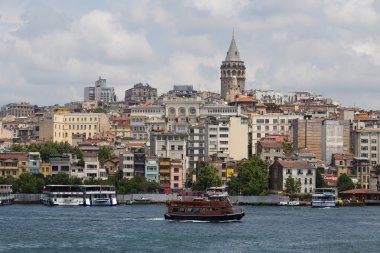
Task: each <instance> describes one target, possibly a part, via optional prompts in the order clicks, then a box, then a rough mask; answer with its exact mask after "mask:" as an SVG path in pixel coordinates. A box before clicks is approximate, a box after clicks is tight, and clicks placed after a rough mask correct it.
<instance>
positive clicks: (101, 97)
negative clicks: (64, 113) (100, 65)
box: [84, 76, 116, 102]
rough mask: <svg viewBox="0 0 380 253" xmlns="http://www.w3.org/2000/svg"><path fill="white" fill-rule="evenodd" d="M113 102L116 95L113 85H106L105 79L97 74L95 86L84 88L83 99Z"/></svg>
mask: <svg viewBox="0 0 380 253" xmlns="http://www.w3.org/2000/svg"><path fill="white" fill-rule="evenodd" d="M91 100H95V101H103V102H115V101H116V95H115V89H114V88H113V87H107V80H106V79H103V78H101V77H100V76H99V80H97V81H95V86H93V87H85V88H84V101H91Z"/></svg>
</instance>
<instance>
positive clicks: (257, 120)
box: [256, 119, 265, 124]
mask: <svg viewBox="0 0 380 253" xmlns="http://www.w3.org/2000/svg"><path fill="white" fill-rule="evenodd" d="M264 122H265V120H264V119H256V123H257V124H260V123H264Z"/></svg>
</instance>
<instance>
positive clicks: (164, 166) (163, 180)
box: [159, 157, 171, 193]
mask: <svg viewBox="0 0 380 253" xmlns="http://www.w3.org/2000/svg"><path fill="white" fill-rule="evenodd" d="M170 166H171V164H170V158H167V157H160V158H159V174H160V188H161V189H163V190H164V193H171V189H170Z"/></svg>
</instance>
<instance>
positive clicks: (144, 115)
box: [130, 105, 166, 146]
mask: <svg viewBox="0 0 380 253" xmlns="http://www.w3.org/2000/svg"><path fill="white" fill-rule="evenodd" d="M164 115H165V107H163V106H161V105H139V106H136V107H132V108H131V114H130V129H131V138H132V139H133V140H134V141H143V142H147V141H148V143H147V144H148V146H149V140H150V132H151V131H152V130H154V131H163V130H164V129H165V128H166V120H165V118H164Z"/></svg>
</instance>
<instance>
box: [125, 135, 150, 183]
mask: <svg viewBox="0 0 380 253" xmlns="http://www.w3.org/2000/svg"><path fill="white" fill-rule="evenodd" d="M127 149H128V151H130V152H132V154H133V169H134V171H133V172H134V176H141V177H144V176H145V160H146V146H145V144H143V143H136V142H135V143H129V144H128V146H127Z"/></svg>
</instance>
